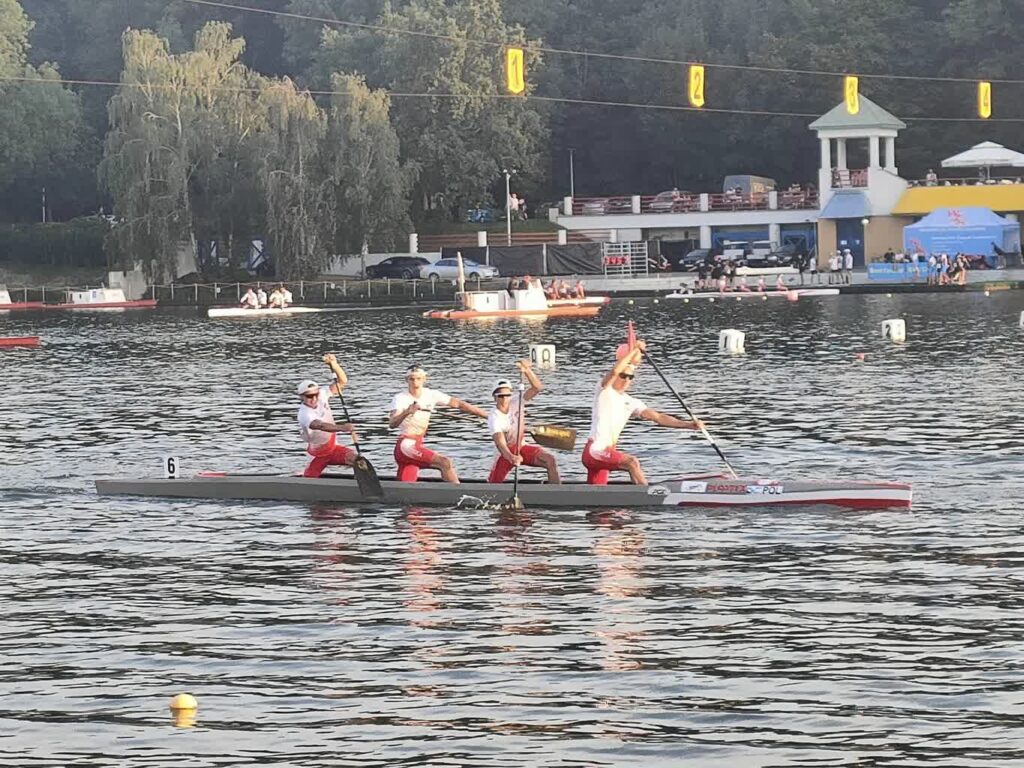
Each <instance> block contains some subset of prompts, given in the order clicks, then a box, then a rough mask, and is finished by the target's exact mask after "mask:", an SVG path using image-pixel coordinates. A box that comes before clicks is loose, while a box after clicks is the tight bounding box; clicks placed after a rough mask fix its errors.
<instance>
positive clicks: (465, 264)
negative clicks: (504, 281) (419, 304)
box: [420, 259, 501, 280]
mask: <svg viewBox="0 0 1024 768" xmlns="http://www.w3.org/2000/svg"><path fill="white" fill-rule="evenodd" d="M462 271H463V273H464V274H465V275H466V278H467V279H469V280H475V279H476V278H478V277H482V278H488V277H500V276H501V275H500V274H499V273H498V268H497V267H489V266H487V265H486V264H477V263H476V262H475V261H472V260H471V259H463V260H462ZM458 276H459V262H458V261H457V260H456V259H441V260H440V261H435V262H434V263H433V264H424V265H423V266H422V267H420V277H425V278H428V279H431V280H434V279H440V280H455V279H457V278H458Z"/></svg>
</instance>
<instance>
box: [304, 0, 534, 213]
mask: <svg viewBox="0 0 1024 768" xmlns="http://www.w3.org/2000/svg"><path fill="white" fill-rule="evenodd" d="M379 23H380V24H382V25H385V26H388V27H395V28H398V29H410V30H416V31H417V32H425V33H431V34H435V35H444V36H445V39H438V38H431V37H424V36H411V35H398V34H394V35H381V34H379V33H366V32H347V31H338V30H325V32H324V40H323V44H322V46H321V49H320V51H319V53H318V56H317V63H316V66H315V68H314V72H315V76H316V79H317V81H318V82H326V81H327V80H328V77H329V75H330V74H331V73H333V72H355V73H358V74H362V75H364V76H365V78H366V80H367V83H368V84H369V85H370V86H371V87H374V88H385V89H387V90H389V91H391V92H395V93H402V94H406V93H407V94H417V95H416V96H412V97H404V96H403V97H400V98H399V97H394V98H393V104H394V107H393V109H392V119H393V122H394V125H395V129H396V130H397V132H398V136H399V139H400V142H401V147H402V155H403V157H406V158H410V159H413V160H415V161H416V163H417V164H418V165H419V167H420V169H421V172H420V174H419V176H418V178H417V182H416V185H415V196H414V199H413V206H414V208H413V210H414V214H416V215H418V216H422V215H423V214H424V213H425V212H428V211H430V210H432V209H439V210H440V212H441V213H442V215H444V216H447V215H450V214H453V213H455V212H457V211H459V210H460V209H462V208H463V207H465V206H466V205H469V204H473V203H476V202H478V201H483V200H487V199H489V198H490V197H491V190H492V188H493V187H494V186H495V184H496V181H497V179H498V178H499V177H500V174H501V169H502V168H514V169H516V170H517V171H518V172H519V173H520V175H521V176H525V177H527V178H529V177H531V176H535V175H536V174H538V173H539V171H540V169H541V168H542V167H543V163H542V162H540V160H539V158H540V157H541V156H542V155H543V150H544V144H545V139H546V136H547V125H546V120H545V116H544V113H543V111H542V110H541V108H539V107H538V106H537V105H536V104H535V103H534V102H531V101H528V100H527V99H521V98H506V97H505V96H506V95H505V94H504V93H503V87H504V73H503V56H502V49H501V47H499V46H492V45H479V44H478V43H477V42H474V41H480V40H500V41H505V42H507V43H509V44H517V43H518V44H520V45H525V44H526V43H527V40H526V35H525V33H524V31H523V30H522V28H518V27H512V26H509V25H507V24H506V23H505V22H504V20H503V19H502V13H501V3H500V2H499V0H456V2H454V3H452V4H450V5H449V4H446V3H445V2H444V0H414V1H413V2H411V3H410V4H409V5H408V6H406V7H405V8H404V9H403V10H402V11H400V12H396V11H393V10H391V9H390V8H388V7H385V9H384V13H383V14H382V16H381V18H380V20H379ZM539 64H540V59H539V57H538V56H536V55H531V56H529V57H528V61H527V67H528V70H527V71H528V73H529V74H528V76H527V82H528V83H533V82H535V78H536V75H537V73H538V71H539ZM531 88H532V86H531ZM502 202H503V200H502Z"/></svg>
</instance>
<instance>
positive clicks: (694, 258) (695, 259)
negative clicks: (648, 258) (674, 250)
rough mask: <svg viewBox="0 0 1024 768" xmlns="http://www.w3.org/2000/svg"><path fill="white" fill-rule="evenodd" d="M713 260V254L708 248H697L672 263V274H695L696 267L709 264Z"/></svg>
mask: <svg viewBox="0 0 1024 768" xmlns="http://www.w3.org/2000/svg"><path fill="white" fill-rule="evenodd" d="M714 260H715V252H714V251H713V250H712V249H710V248H697V249H695V250H692V251H690V252H689V253H686V254H684V255H683V256H680V257H679V258H677V259H675V260H674V261H673V262H672V271H673V272H696V271H697V267H699V266H700V265H701V264H702V263H703V264H711V263H712V262H714Z"/></svg>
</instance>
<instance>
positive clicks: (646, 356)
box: [630, 322, 739, 478]
mask: <svg viewBox="0 0 1024 768" xmlns="http://www.w3.org/2000/svg"><path fill="white" fill-rule="evenodd" d="M630 325H631V326H632V322H631V323H630ZM631 330H632V329H631ZM642 352H643V356H644V359H645V360H646V361H647V362H648V363H650V364H651V367H652V368H654V370H655V371H657V372H658V375H659V376H660V377H661V380H662V381H663V382H665V386H666V387H668V391H669V392H671V393H672V394H673V395H675V396H676V400H678V401H679V403H680V405H682V406H683V408H684V409H685V410H686V413H687V414H688V415H689V417H690V419H691V420H692V421H698V419H697V417H696V416H694V415H693V411H691V410H690V406H688V405H687V404H686V401H685V400H683V396H682V395H680V394H679V393H678V392H676V389H675V387H673V386H672V384H671V383H670V382H669V380H668V378H667V377H666V376H665V374H664V373H662V372H661V368H659V367H658V364H657V363H656V362H654V360H653V358H652V357H651V356H650V355H649V354H647V350H646V349H645V350H642ZM700 431H701V434H702V435H704V439H705V440H707V441H708V442H709V443H711V447H712V448H714V449H715V453H717V454H718V458H720V459H721V460H722V461H723V462H725V466H726V467H728V468H729V473H730V474H731V475H732V476H733V477H734V478H735V477H739V475H738V474H736V470H735V469H733V468H732V464H730V463H729V460H728V459H727V458H725V454H724V453H722V449H721V448H719V447H718V443H716V442H715V438H713V437H712V436H711V433H710V432H708V430H707V428H706V427H704V425H703V423H702V424H701V428H700Z"/></svg>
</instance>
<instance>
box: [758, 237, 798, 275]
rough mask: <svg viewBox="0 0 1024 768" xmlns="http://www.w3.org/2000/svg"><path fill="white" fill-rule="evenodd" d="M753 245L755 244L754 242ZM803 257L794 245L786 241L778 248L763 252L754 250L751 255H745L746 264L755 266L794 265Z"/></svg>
mask: <svg viewBox="0 0 1024 768" xmlns="http://www.w3.org/2000/svg"><path fill="white" fill-rule="evenodd" d="M755 245H757V244H756V243H755ZM802 258H803V254H802V253H801V252H800V251H799V250H798V249H797V247H796V246H795V245H792V244H790V243H787V244H786V245H784V246H782V247H781V248H779V249H778V250H774V251H769V252H768V253H763V252H760V251H758V250H757V249H755V250H754V253H753V255H751V256H749V257H747V266H749V267H756V268H762V269H763V268H771V267H795V266H798V265H799V263H800V259H802Z"/></svg>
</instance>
